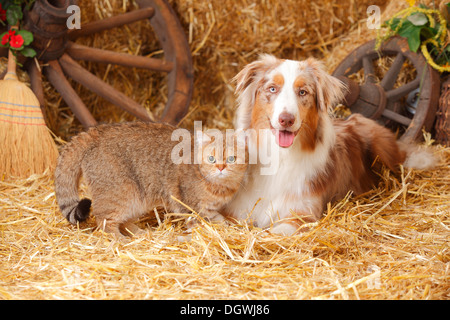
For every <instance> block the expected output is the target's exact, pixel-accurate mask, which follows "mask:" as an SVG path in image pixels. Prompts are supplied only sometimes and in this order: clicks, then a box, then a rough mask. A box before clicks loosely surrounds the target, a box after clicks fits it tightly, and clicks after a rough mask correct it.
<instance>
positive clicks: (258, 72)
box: [233, 54, 280, 129]
mask: <svg viewBox="0 0 450 320" xmlns="http://www.w3.org/2000/svg"><path fill="white" fill-rule="evenodd" d="M279 62H280V60H279V59H277V58H276V57H274V56H272V55H268V54H264V55H261V56H260V58H259V59H258V60H256V61H254V62H252V63H249V64H248V65H246V66H245V67H244V68H243V69H242V70H241V71H240V72H239V73H238V74H237V75H236V76H235V77H234V78H233V81H235V82H236V91H235V93H236V94H237V96H238V103H239V105H238V110H237V113H236V123H235V126H236V128H240V129H246V128H248V127H249V125H250V116H251V110H252V107H253V105H254V103H255V98H256V93H257V91H258V88H259V85H260V83H261V80H263V79H264V75H265V73H266V72H267V71H268V70H270V69H272V68H273V67H274V66H276V65H277V64H279Z"/></svg>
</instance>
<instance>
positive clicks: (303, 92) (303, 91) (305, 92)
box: [298, 89, 308, 96]
mask: <svg viewBox="0 0 450 320" xmlns="http://www.w3.org/2000/svg"><path fill="white" fill-rule="evenodd" d="M307 93H308V92H307V91H306V90H303V89H302V90H300V91H299V92H298V94H299V95H301V96H305V95H306V94H307Z"/></svg>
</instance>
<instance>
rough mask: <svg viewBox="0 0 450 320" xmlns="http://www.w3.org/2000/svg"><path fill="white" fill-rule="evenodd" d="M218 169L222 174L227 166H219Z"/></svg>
mask: <svg viewBox="0 0 450 320" xmlns="http://www.w3.org/2000/svg"><path fill="white" fill-rule="evenodd" d="M216 167H217V169H219V171H220V172H222V170H223V169H225V166H224V165H223V164H218V165H217V166H216Z"/></svg>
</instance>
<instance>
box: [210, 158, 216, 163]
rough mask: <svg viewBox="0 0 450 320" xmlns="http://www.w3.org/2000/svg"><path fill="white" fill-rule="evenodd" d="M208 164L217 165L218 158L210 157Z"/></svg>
mask: <svg viewBox="0 0 450 320" xmlns="http://www.w3.org/2000/svg"><path fill="white" fill-rule="evenodd" d="M208 162H209V163H216V158H214V156H209V157H208Z"/></svg>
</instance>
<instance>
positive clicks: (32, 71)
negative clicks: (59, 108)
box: [26, 60, 45, 114]
mask: <svg viewBox="0 0 450 320" xmlns="http://www.w3.org/2000/svg"><path fill="white" fill-rule="evenodd" d="M36 63H37V62H36V61H35V60H30V61H28V63H27V65H26V67H27V70H28V75H29V76H30V86H31V90H33V92H34V94H35V95H36V98H37V99H38V101H39V104H40V105H41V109H43V108H44V106H45V95H44V87H43V85H42V73H41V70H39V69H38V67H37V65H36ZM42 111H44V110H42ZM43 113H44V114H45V112H43Z"/></svg>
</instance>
